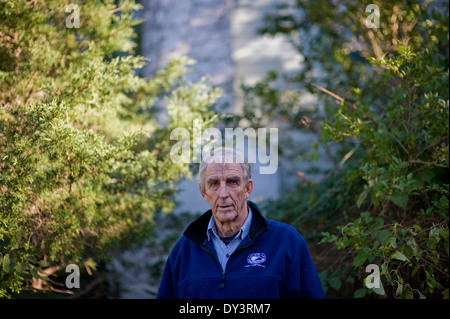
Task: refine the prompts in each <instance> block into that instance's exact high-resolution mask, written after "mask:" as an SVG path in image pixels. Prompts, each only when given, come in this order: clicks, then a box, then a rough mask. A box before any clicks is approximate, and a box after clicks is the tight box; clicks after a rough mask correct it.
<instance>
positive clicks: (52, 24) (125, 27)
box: [0, 0, 220, 297]
mask: <svg viewBox="0 0 450 319" xmlns="http://www.w3.org/2000/svg"><path fill="white" fill-rule="evenodd" d="M116 2H117V1H114V0H107V1H101V2H99V1H80V2H74V3H75V4H78V8H79V12H80V25H79V28H68V27H67V26H66V19H68V16H69V13H67V12H66V11H65V8H66V5H67V2H66V1H62V0H61V1H60V0H54V1H31V2H30V1H25V0H14V1H3V0H2V1H1V2H0V20H1V21H2V26H1V32H0V57H1V60H0V265H1V267H0V296H3V297H4V296H6V297H10V296H12V295H13V294H17V293H20V292H21V291H23V289H24V288H25V287H30V288H34V289H41V290H50V291H61V288H59V287H58V285H56V284H57V283H58V282H59V281H60V279H58V278H56V279H50V278H49V276H50V275H52V276H54V275H58V273H59V272H61V271H62V270H64V268H65V266H66V265H68V264H70V263H75V264H78V265H80V266H82V265H84V266H86V267H87V268H89V269H90V268H93V267H94V266H95V264H96V263H99V262H101V261H104V260H106V259H107V258H108V256H109V252H110V251H111V250H112V249H115V248H117V247H128V246H129V244H130V243H139V242H142V241H143V240H144V239H145V238H146V237H147V236H148V231H149V230H150V229H151V226H152V225H153V212H155V211H170V210H171V209H172V208H173V206H174V201H173V195H174V187H173V185H174V183H175V182H176V181H178V180H179V179H180V177H182V176H185V175H189V174H190V172H189V166H188V164H184V163H174V162H173V161H171V158H170V154H169V152H170V143H169V142H170V138H169V137H170V132H171V130H172V129H173V128H175V127H185V128H187V129H188V130H192V119H193V118H198V119H202V120H204V121H205V122H206V121H210V122H213V120H214V118H215V117H214V113H213V112H212V111H211V107H212V106H213V104H214V103H215V101H216V99H217V98H218V96H219V94H220V92H219V91H218V90H216V89H212V88H210V87H209V86H208V85H207V84H206V83H205V82H203V81H202V82H200V83H191V82H189V81H187V80H186V79H185V77H184V74H185V73H186V72H187V71H188V66H189V64H191V63H192V61H190V60H188V59H187V58H180V59H177V60H174V61H172V62H171V63H169V64H168V65H167V67H166V68H165V69H163V70H160V71H158V72H157V73H156V74H155V75H154V76H152V77H151V78H148V79H146V78H142V77H139V76H138V75H137V74H136V71H137V70H139V69H141V68H142V67H143V66H144V64H145V59H144V58H143V57H141V56H137V55H136V54H135V53H134V47H135V43H134V38H135V31H134V29H133V28H134V27H135V26H136V25H137V24H138V23H140V21H139V20H137V19H133V15H134V12H135V11H136V10H138V9H139V8H140V6H139V5H137V4H135V3H134V1H128V0H126V1H125V0H124V1H118V2H117V3H116ZM72 13H73V12H72ZM161 100H163V101H165V105H167V106H168V107H167V108H168V124H167V125H166V126H165V127H162V126H161V125H160V124H159V123H158V122H157V120H156V117H155V112H156V103H157V102H158V103H159V105H160V104H161V102H160V101H161ZM189 119H191V121H189ZM63 275H64V273H63ZM54 283H56V284H54ZM64 292H67V290H65V291H64Z"/></svg>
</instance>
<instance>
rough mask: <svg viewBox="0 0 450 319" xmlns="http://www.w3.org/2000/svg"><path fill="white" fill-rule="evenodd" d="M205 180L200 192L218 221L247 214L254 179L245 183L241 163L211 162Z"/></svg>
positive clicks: (228, 221)
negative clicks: (248, 199)
mask: <svg viewBox="0 0 450 319" xmlns="http://www.w3.org/2000/svg"><path fill="white" fill-rule="evenodd" d="M204 182H205V184H204V185H205V186H204V189H202V188H201V187H200V193H201V194H202V197H203V199H204V200H206V201H207V202H209V205H210V206H211V210H212V213H213V216H214V218H215V219H216V220H217V221H219V222H221V223H230V222H234V221H237V220H239V217H242V216H245V217H246V216H247V198H248V197H249V196H250V193H251V192H252V190H253V181H252V180H250V181H249V183H248V185H247V186H246V185H245V180H244V172H243V171H242V167H241V165H240V164H238V163H229V164H221V163H211V164H209V165H208V167H207V168H206V170H205V180H204Z"/></svg>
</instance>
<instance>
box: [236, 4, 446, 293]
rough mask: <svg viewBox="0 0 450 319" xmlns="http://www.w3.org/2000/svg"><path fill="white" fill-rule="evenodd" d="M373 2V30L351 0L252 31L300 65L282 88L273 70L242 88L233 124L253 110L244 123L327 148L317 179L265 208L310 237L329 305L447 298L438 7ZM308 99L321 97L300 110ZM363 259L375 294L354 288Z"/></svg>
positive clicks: (278, 18)
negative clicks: (272, 124) (299, 135)
mask: <svg viewBox="0 0 450 319" xmlns="http://www.w3.org/2000/svg"><path fill="white" fill-rule="evenodd" d="M374 3H375V4H377V5H378V7H379V8H380V28H378V29H377V28H368V27H367V26H366V23H365V20H366V17H367V16H368V13H365V11H364V10H365V5H363V4H361V3H360V2H359V1H346V2H345V4H344V3H343V4H340V5H334V2H333V1H329V3H328V5H326V4H324V3H323V2H320V3H319V2H317V1H302V2H301V3H300V2H298V3H297V4H296V5H293V6H288V5H282V6H280V7H279V10H278V11H277V12H276V13H275V14H272V15H269V16H268V17H267V18H266V25H265V27H264V29H263V30H262V32H263V33H266V34H272V35H275V34H280V33H281V34H286V35H288V36H289V38H290V39H291V42H292V44H293V45H295V46H296V48H297V49H298V50H299V53H300V54H302V56H304V62H303V63H304V68H303V69H302V71H301V72H299V74H297V75H295V76H289V77H286V78H287V80H288V81H289V87H288V88H287V89H279V88H277V87H276V85H275V80H277V79H278V78H280V75H279V74H277V73H275V72H272V73H270V74H269V75H268V77H267V78H266V79H265V80H264V81H262V82H260V83H258V84H257V85H255V86H253V87H250V86H244V87H243V89H244V93H245V94H246V97H247V98H246V106H245V108H244V117H249V116H250V112H251V109H252V108H258V107H260V108H262V109H263V111H262V112H259V113H257V114H260V117H256V118H255V119H254V120H253V123H252V124H253V125H259V123H264V121H268V120H270V118H272V119H273V118H276V119H278V120H280V121H281V122H285V123H287V124H288V126H289V127H290V128H293V129H297V130H300V131H302V132H305V131H307V130H308V129H309V130H310V131H312V132H313V133H314V134H316V136H317V137H318V139H319V140H320V143H321V144H322V145H324V146H327V145H328V146H329V145H330V143H334V144H336V143H337V145H338V149H337V151H335V152H331V153H328V155H330V156H331V160H332V162H333V164H334V165H333V169H332V170H329V171H325V172H323V173H324V175H323V179H322V181H321V182H318V183H314V182H312V181H301V182H299V184H298V185H297V187H296V189H295V190H293V191H292V192H291V194H289V195H286V197H285V198H282V199H280V200H277V201H270V202H267V203H266V206H267V207H266V209H270V210H271V211H274V212H275V213H273V214H272V215H271V216H273V217H274V218H278V219H281V220H283V221H286V222H289V223H292V224H293V225H295V226H296V227H298V228H299V230H300V232H301V233H303V234H305V235H306V237H307V239H308V241H312V240H318V241H320V244H319V245H317V246H316V245H313V247H312V251H313V253H314V256H315V260H317V262H316V263H317V266H318V268H319V269H320V270H321V274H320V275H321V278H322V280H323V283H324V286H325V287H326V288H327V290H328V291H327V293H328V296H329V297H364V296H367V297H369V296H370V297H375V296H379V297H382V298H383V297H390V298H417V297H420V298H448V254H449V248H448V243H449V241H448V196H449V194H448V188H449V187H448V165H449V153H448V149H449V146H448V145H449V136H448V130H449V96H448V87H449V79H448V76H449V73H448V70H449V65H448V54H449V46H448V8H445V7H444V8H442V6H445V4H442V3H441V4H440V3H434V2H427V1H426V2H420V3H414V2H400V1H375V2H374ZM440 6H441V7H440ZM307 93H316V94H318V93H320V94H322V97H323V99H322V100H319V101H318V102H317V103H316V105H315V106H310V105H309V106H305V105H304V104H303V105H302V98H303V97H304V96H306V94H307ZM321 103H323V104H324V111H321V110H320V109H321V108H320V104H321ZM266 114H269V116H270V118H268V117H265V115H266ZM372 263H373V264H376V265H378V266H379V268H380V276H381V277H380V278H381V283H382V286H381V287H380V288H378V289H369V288H367V287H366V286H365V285H364V278H365V277H367V276H368V275H369V273H366V272H365V268H366V266H367V265H368V264H372ZM374 293H375V294H374Z"/></svg>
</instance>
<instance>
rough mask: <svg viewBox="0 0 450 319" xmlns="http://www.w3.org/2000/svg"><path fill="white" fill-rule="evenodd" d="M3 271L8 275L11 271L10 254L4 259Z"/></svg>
mask: <svg viewBox="0 0 450 319" xmlns="http://www.w3.org/2000/svg"><path fill="white" fill-rule="evenodd" d="M3 270H4V271H5V272H7V273H9V271H10V270H11V258H10V256H9V254H5V256H4V257H3Z"/></svg>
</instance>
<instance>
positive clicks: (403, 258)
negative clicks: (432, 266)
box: [392, 250, 409, 261]
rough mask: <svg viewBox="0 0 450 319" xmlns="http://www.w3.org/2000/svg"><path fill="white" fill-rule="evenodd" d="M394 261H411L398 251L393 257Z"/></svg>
mask: <svg viewBox="0 0 450 319" xmlns="http://www.w3.org/2000/svg"><path fill="white" fill-rule="evenodd" d="M392 259H397V260H400V261H409V259H408V257H406V256H405V255H403V253H401V252H399V251H398V250H396V251H395V253H394V255H392Z"/></svg>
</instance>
